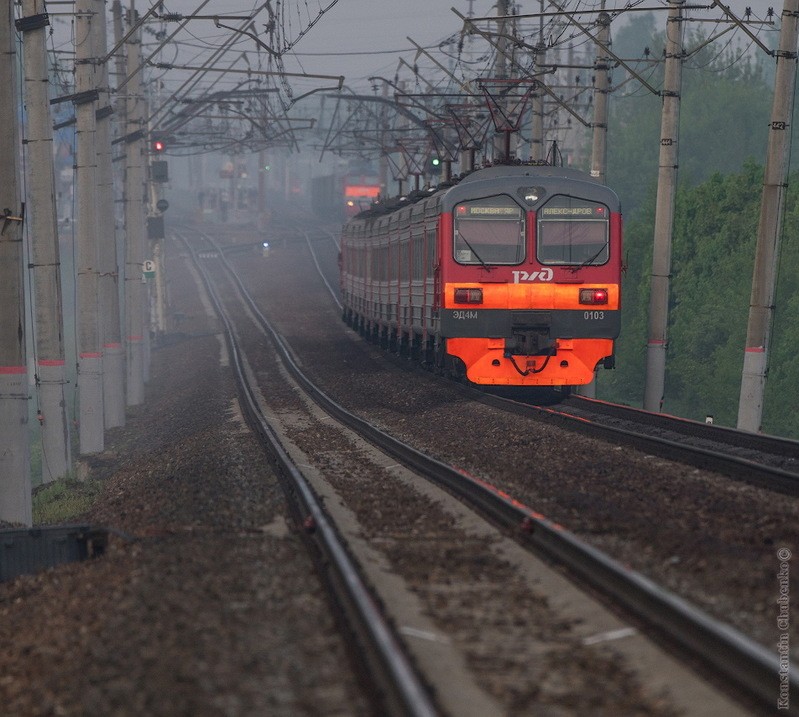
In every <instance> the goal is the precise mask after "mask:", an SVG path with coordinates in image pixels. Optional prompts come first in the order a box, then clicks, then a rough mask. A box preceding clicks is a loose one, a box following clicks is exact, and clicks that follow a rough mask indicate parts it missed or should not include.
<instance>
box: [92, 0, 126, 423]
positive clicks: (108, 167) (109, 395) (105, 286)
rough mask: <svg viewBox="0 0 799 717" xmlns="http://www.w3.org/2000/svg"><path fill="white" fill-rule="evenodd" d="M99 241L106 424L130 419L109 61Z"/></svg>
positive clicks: (99, 6) (100, 49) (101, 16)
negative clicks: (115, 205)
mask: <svg viewBox="0 0 799 717" xmlns="http://www.w3.org/2000/svg"><path fill="white" fill-rule="evenodd" d="M94 12H95V15H94V18H95V23H96V26H97V27H96V31H95V32H94V38H95V40H96V44H97V47H96V50H95V53H94V54H95V56H96V57H100V58H102V57H105V55H106V53H107V52H108V40H107V31H106V22H105V0H94ZM97 81H98V85H99V92H100V98H99V100H100V101H99V109H98V110H97V115H96V122H97V243H98V266H99V269H100V272H99V277H98V282H99V297H100V304H99V310H100V329H101V332H102V340H103V342H102V346H103V411H104V413H103V415H104V425H105V427H106V428H115V427H117V426H124V425H125V348H124V346H123V345H122V335H121V327H120V314H119V260H118V258H117V244H116V236H115V231H114V170H113V165H112V156H111V115H112V114H113V108H112V107H111V100H110V92H109V87H108V64H107V63H102V64H100V65H98V66H97Z"/></svg>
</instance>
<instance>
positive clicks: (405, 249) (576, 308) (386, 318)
mask: <svg viewBox="0 0 799 717" xmlns="http://www.w3.org/2000/svg"><path fill="white" fill-rule="evenodd" d="M341 251H342V255H341V289H342V299H343V304H344V318H345V320H346V321H347V322H348V323H349V324H350V325H351V326H353V327H354V328H356V329H358V330H359V331H360V332H361V333H363V334H364V335H367V336H369V337H371V338H373V339H375V340H377V341H379V342H380V343H382V344H383V345H384V346H386V347H387V348H391V349H393V350H396V351H399V352H401V353H405V354H408V355H410V356H413V357H416V358H418V359H419V360H421V361H423V362H425V363H427V364H428V365H430V366H434V367H436V368H437V369H438V370H440V371H446V372H449V373H453V374H455V375H458V376H463V377H465V378H467V379H468V380H469V381H471V382H473V383H475V384H484V385H496V386H502V385H504V386H510V385H513V386H575V385H581V384H586V383H589V382H590V381H591V380H592V379H593V375H594V369H595V367H597V366H598V365H600V366H604V367H606V368H612V367H613V362H614V352H613V351H614V350H613V345H614V339H616V338H617V337H618V334H619V328H620V306H621V294H620V286H621V271H622V258H621V257H622V218H621V209H620V205H619V200H618V197H617V196H616V194H615V193H614V192H613V191H612V190H610V189H609V188H607V187H605V186H604V185H602V184H599V183H598V182H596V181H594V180H592V179H591V178H590V177H589V176H588V175H586V174H584V173H582V172H578V171H576V170H572V169H568V168H563V167H542V166H517V165H509V166H506V165H502V166H496V167H490V168H486V169H481V170H478V171H475V172H473V173H471V174H469V175H467V176H466V177H465V178H463V179H462V180H461V181H460V182H459V183H458V184H456V185H455V186H450V187H447V188H441V189H439V190H437V191H434V192H431V193H429V194H428V195H427V196H423V197H421V198H418V199H417V201H415V202H405V203H404V204H403V203H399V204H398V205H397V206H395V207H394V208H390V207H388V206H386V207H376V208H375V209H373V210H370V211H368V212H364V213H361V214H360V215H358V216H357V217H355V218H353V219H352V220H351V221H350V222H349V223H348V224H347V225H345V227H344V232H343V236H342V243H341Z"/></svg>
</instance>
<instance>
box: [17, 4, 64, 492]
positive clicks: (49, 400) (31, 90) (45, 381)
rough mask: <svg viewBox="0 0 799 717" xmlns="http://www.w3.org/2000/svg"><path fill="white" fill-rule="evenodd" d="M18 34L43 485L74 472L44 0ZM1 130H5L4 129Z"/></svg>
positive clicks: (25, 8) (26, 7)
mask: <svg viewBox="0 0 799 717" xmlns="http://www.w3.org/2000/svg"><path fill="white" fill-rule="evenodd" d="M22 15H23V17H22V18H21V19H20V20H19V22H18V23H17V26H18V28H19V30H20V32H21V33H22V41H23V50H24V52H23V56H24V65H23V67H24V86H25V107H26V113H25V117H26V124H25V147H26V150H25V151H26V157H27V180H28V181H27V191H28V197H27V199H28V201H27V211H26V215H27V216H26V219H25V221H26V223H27V230H28V236H29V238H30V253H31V262H30V264H31V267H30V272H31V273H30V277H31V294H32V297H33V305H34V307H35V314H34V336H33V342H34V343H33V345H34V353H35V356H36V390H37V394H38V401H39V404H38V416H39V422H40V423H41V445H42V480H43V481H44V482H45V483H49V482H50V481H54V480H57V479H59V478H63V477H65V476H66V475H67V474H68V473H69V472H70V471H71V470H72V456H71V453H72V448H71V444H70V438H69V420H68V417H67V402H66V396H65V387H66V383H67V379H66V364H65V362H64V357H65V353H64V352H65V348H64V330H63V326H64V314H63V303H62V293H61V257H60V252H59V247H58V218H57V211H56V201H55V169H54V164H53V122H52V117H51V114H50V97H49V92H48V90H49V88H50V86H51V85H50V81H49V78H48V74H47V44H46V43H47V25H48V19H47V14H46V12H45V3H44V0H23V3H22ZM3 126H5V125H3Z"/></svg>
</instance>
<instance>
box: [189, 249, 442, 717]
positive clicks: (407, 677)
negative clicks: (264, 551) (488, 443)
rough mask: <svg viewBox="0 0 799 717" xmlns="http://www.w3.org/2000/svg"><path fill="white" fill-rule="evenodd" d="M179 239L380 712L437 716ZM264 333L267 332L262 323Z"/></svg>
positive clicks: (217, 255)
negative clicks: (215, 317) (277, 427)
mask: <svg viewBox="0 0 799 717" xmlns="http://www.w3.org/2000/svg"><path fill="white" fill-rule="evenodd" d="M182 240H183V242H184V244H185V246H186V247H187V248H188V249H189V251H190V252H191V254H192V258H193V260H194V264H195V266H196V267H197V268H198V270H199V271H200V274H201V276H202V279H203V283H204V285H205V289H206V291H207V292H208V295H209V297H210V298H211V301H212V303H213V305H214V309H215V311H216V313H217V315H218V317H219V319H220V321H221V322H222V324H223V326H224V332H225V338H226V342H227V347H228V351H229V353H230V357H231V364H232V366H233V369H234V372H235V376H236V381H237V386H238V390H239V398H240V403H241V406H242V410H243V411H244V413H245V415H246V418H247V421H248V423H249V424H250V426H251V427H252V428H253V430H254V432H255V433H256V435H258V436H259V438H260V439H261V441H262V442H263V443H264V445H265V446H267V447H268V450H269V452H270V453H271V454H272V455H273V456H274V457H275V459H276V462H277V463H278V465H279V468H280V471H281V474H282V476H283V478H284V488H285V492H286V496H287V498H288V500H289V503H290V504H291V505H292V506H293V507H294V512H295V519H296V520H297V522H298V523H299V524H301V525H302V526H303V528H304V530H305V532H306V535H307V536H308V537H309V541H311V542H312V543H313V546H314V548H315V550H313V551H312V554H313V555H314V556H315V558H316V563H317V565H318V570H319V573H320V576H321V577H322V579H323V581H324V582H325V583H326V584H327V586H328V589H329V590H330V591H331V594H332V595H333V596H334V599H335V602H336V604H337V605H339V607H340V610H341V612H342V613H343V615H345V616H346V621H347V625H348V628H349V630H351V631H352V632H353V634H355V635H356V636H357V637H356V639H357V641H358V648H357V650H356V652H357V654H359V655H360V656H361V658H362V659H363V660H364V662H365V663H366V666H367V669H368V671H369V674H370V676H371V678H372V680H373V681H374V683H375V684H376V685H377V687H376V688H375V692H376V693H377V694H379V695H380V696H381V697H380V701H381V705H382V708H383V709H385V710H386V712H387V713H388V714H394V715H414V716H418V717H431V716H432V715H435V714H437V713H438V711H437V709H436V708H435V707H434V704H433V701H432V699H431V698H430V696H429V694H428V691H427V689H426V687H425V686H424V684H423V683H422V681H421V680H420V678H419V676H418V675H417V673H416V672H415V670H414V669H413V667H412V666H411V664H410V662H409V660H408V658H407V656H406V654H405V652H404V651H403V649H402V648H401V646H400V641H399V639H398V636H397V635H396V633H395V631H394V630H393V628H392V627H391V625H390V623H389V621H388V620H387V618H386V617H385V615H384V614H383V612H382V611H381V610H380V608H379V606H378V604H377V603H376V601H375V600H374V597H373V595H372V593H371V592H370V591H369V589H368V588H367V586H366V585H365V583H364V581H363V578H362V576H361V573H360V571H359V569H358V567H357V566H356V564H355V563H354V562H353V560H352V559H351V558H350V556H349V553H348V551H347V548H346V545H345V543H344V541H343V540H342V539H341V537H340V535H339V533H338V531H337V529H336V527H335V525H334V524H333V522H332V521H331V520H330V518H329V516H328V514H327V512H326V511H325V510H324V509H323V507H322V505H321V503H320V501H319V499H318V498H317V496H316V494H315V493H314V491H313V489H312V488H311V486H310V485H309V483H308V481H307V480H306V479H305V477H304V476H303V474H302V472H301V470H300V469H299V468H298V466H297V465H296V463H295V462H294V461H293V460H292V458H291V457H290V456H289V454H288V453H287V452H286V451H285V450H284V448H283V446H282V444H281V442H280V440H279V438H278V436H277V435H276V434H275V432H274V430H273V429H272V427H271V426H270V423H269V421H268V420H267V419H266V417H265V416H264V414H263V412H262V410H261V408H260V405H259V401H258V398H257V395H256V389H255V387H254V386H253V384H252V382H251V380H250V378H249V376H248V375H247V371H246V368H245V364H244V362H243V360H242V355H241V350H240V347H239V345H238V341H237V338H236V333H235V330H234V328H233V325H232V322H231V318H230V316H229V314H228V311H227V309H226V308H225V306H224V305H223V302H222V301H221V299H220V298H219V295H218V293H217V291H216V289H215V286H214V282H213V280H212V278H211V276H210V272H209V271H208V270H207V268H206V266H205V263H204V262H203V261H200V260H199V259H198V254H200V252H199V251H198V247H196V246H193V244H192V242H189V241H188V240H187V239H186V238H185V237H182ZM209 246H211V247H212V249H211V251H210V252H206V253H205V254H204V257H203V258H205V259H220V260H222V261H223V262H224V261H225V260H224V259H223V258H222V254H221V251H220V250H218V247H216V246H215V245H211V244H210V242H209ZM225 263H226V262H225ZM264 330H265V331H269V327H268V324H266V323H264Z"/></svg>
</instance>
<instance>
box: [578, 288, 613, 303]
mask: <svg viewBox="0 0 799 717" xmlns="http://www.w3.org/2000/svg"><path fill="white" fill-rule="evenodd" d="M580 303H581V304H607V303H608V290H607V289H580Z"/></svg>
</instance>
